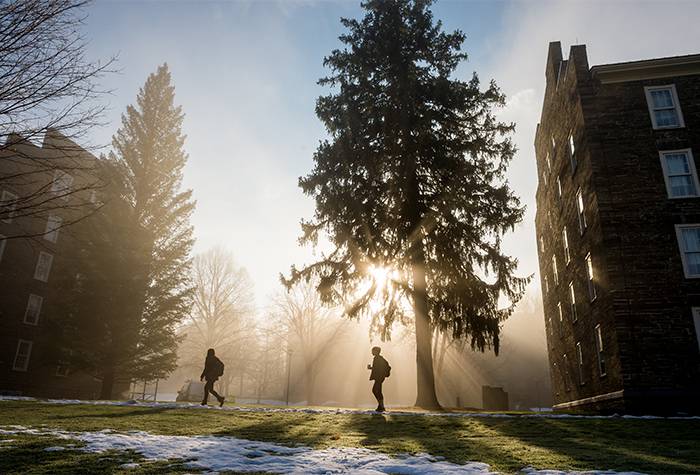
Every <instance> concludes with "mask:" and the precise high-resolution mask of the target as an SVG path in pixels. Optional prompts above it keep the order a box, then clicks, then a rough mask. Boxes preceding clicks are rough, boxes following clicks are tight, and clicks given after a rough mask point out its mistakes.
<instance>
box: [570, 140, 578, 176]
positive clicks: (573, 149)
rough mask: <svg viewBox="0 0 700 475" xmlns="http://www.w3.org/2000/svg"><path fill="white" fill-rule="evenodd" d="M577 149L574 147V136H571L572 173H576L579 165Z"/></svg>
mask: <svg viewBox="0 0 700 475" xmlns="http://www.w3.org/2000/svg"><path fill="white" fill-rule="evenodd" d="M575 152H576V147H575V145H574V136H573V134H571V135H569V160H570V161H571V173H574V172H575V171H576V166H577V165H578V161H576V154H575Z"/></svg>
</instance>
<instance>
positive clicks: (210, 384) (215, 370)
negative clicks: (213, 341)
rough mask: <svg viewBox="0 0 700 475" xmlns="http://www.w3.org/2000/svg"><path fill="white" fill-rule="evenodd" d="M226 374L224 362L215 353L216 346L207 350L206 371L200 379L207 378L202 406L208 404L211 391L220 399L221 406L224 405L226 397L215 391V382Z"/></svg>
mask: <svg viewBox="0 0 700 475" xmlns="http://www.w3.org/2000/svg"><path fill="white" fill-rule="evenodd" d="M223 374H224V363H223V362H222V361H221V360H220V359H219V358H217V357H216V355H215V354H214V348H209V350H207V358H206V360H204V371H202V375H201V376H200V377H199V380H200V381H203V380H205V379H206V380H207V382H206V384H205V385H204V400H203V401H202V406H206V405H207V399H208V398H209V393H211V394H212V395H213V396H214V397H215V398H216V399H217V400H218V401H219V407H221V406H223V405H224V397H223V396H221V395H219V393H217V392H216V391H214V383H215V382H216V380H217V379H219V378H220V377H221V375H223Z"/></svg>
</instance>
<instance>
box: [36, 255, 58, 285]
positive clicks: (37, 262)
mask: <svg viewBox="0 0 700 475" xmlns="http://www.w3.org/2000/svg"><path fill="white" fill-rule="evenodd" d="M42 255H46V256H49V264H48V270H47V271H46V276H45V277H44V276H43V275H39V264H40V263H41V256H42ZM53 257H54V256H53V254H51V253H50V252H45V251H39V255H38V256H37V259H36V266H35V267H34V279H36V280H38V281H40V282H48V281H49V276H50V275H51V268H52V267H53Z"/></svg>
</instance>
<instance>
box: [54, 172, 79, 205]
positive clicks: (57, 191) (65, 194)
mask: <svg viewBox="0 0 700 475" xmlns="http://www.w3.org/2000/svg"><path fill="white" fill-rule="evenodd" d="M65 177H68V178H69V179H68V180H64V178H65ZM74 183H75V177H74V176H73V175H71V174H70V173H68V172H67V171H65V170H56V171H55V172H54V174H53V182H51V193H53V194H54V195H58V196H59V197H60V199H62V200H63V201H67V200H68V198H69V197H70V195H71V194H72V193H73V184H74ZM58 184H61V185H64V184H65V185H66V186H65V187H63V188H59V187H58V186H57V185H58Z"/></svg>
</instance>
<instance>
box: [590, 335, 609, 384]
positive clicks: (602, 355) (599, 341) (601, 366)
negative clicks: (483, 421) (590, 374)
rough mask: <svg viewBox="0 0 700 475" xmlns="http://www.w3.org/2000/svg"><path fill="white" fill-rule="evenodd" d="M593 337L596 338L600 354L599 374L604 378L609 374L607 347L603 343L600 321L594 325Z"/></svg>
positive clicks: (597, 349)
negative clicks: (606, 358)
mask: <svg viewBox="0 0 700 475" xmlns="http://www.w3.org/2000/svg"><path fill="white" fill-rule="evenodd" d="M593 338H594V340H595V348H596V354H597V356H598V374H599V375H600V377H601V378H602V377H603V376H605V375H607V374H608V370H607V366H606V361H605V347H604V345H603V330H602V328H601V326H600V323H598V324H597V325H596V326H595V327H593Z"/></svg>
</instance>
